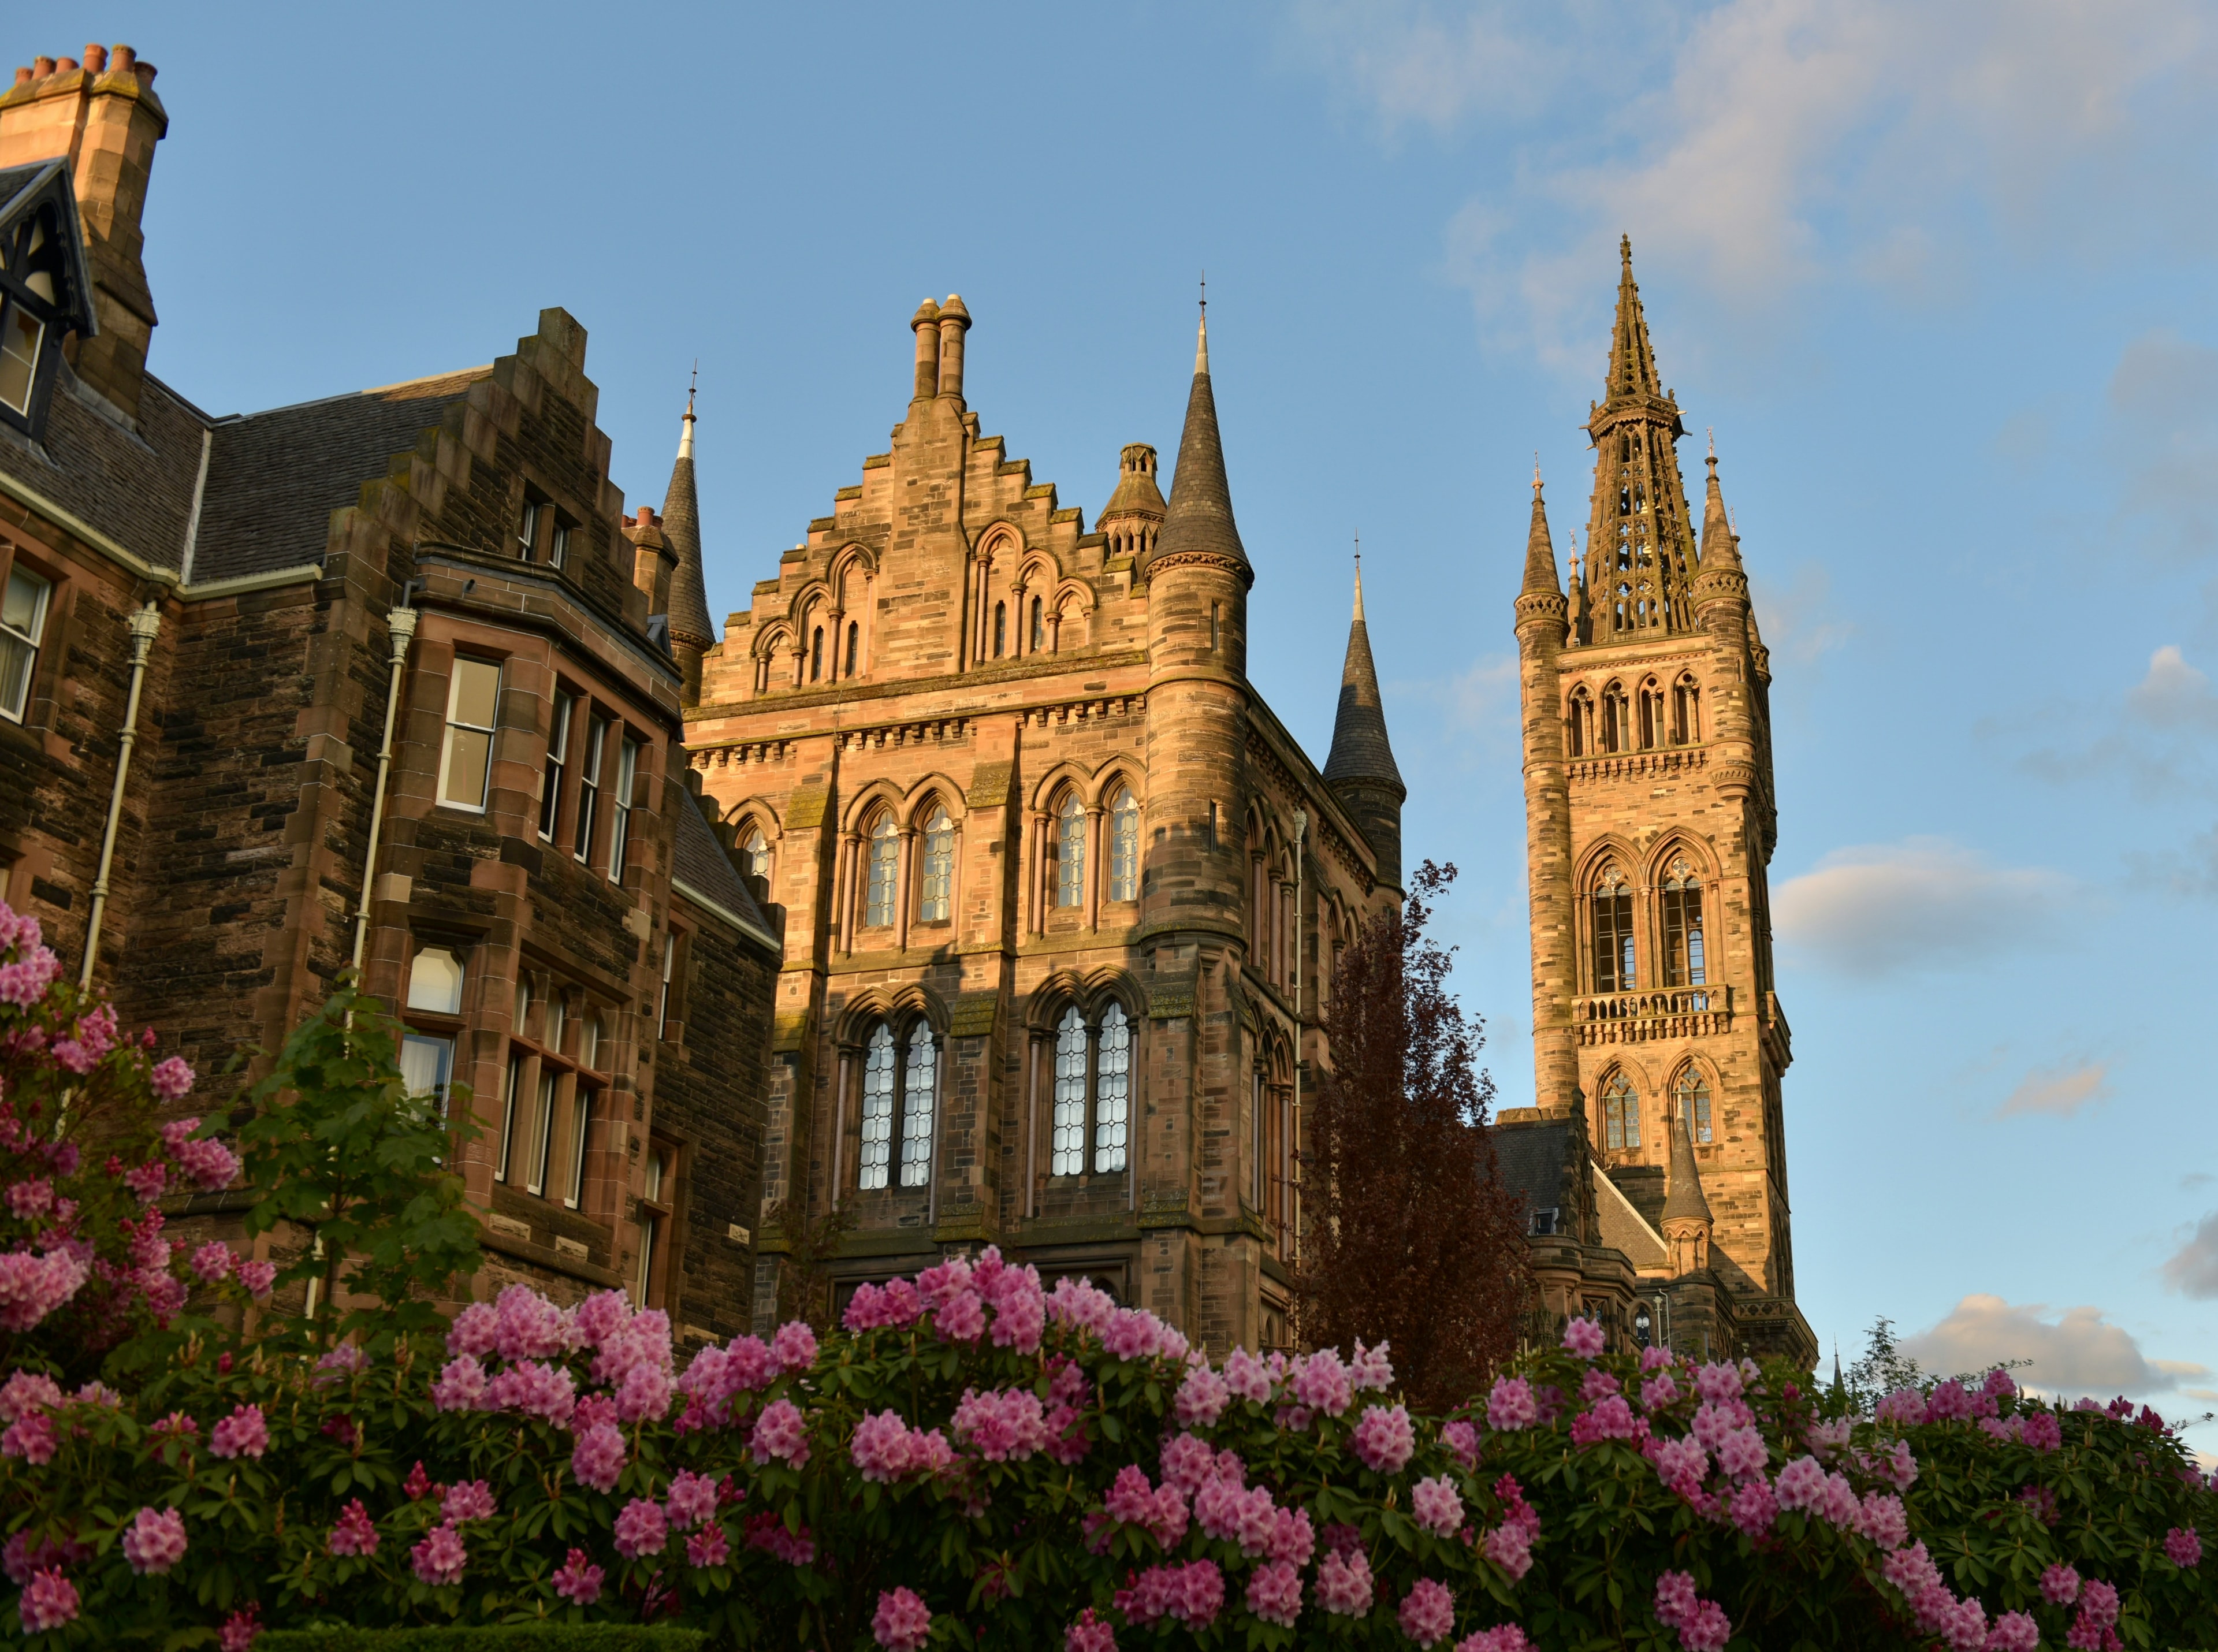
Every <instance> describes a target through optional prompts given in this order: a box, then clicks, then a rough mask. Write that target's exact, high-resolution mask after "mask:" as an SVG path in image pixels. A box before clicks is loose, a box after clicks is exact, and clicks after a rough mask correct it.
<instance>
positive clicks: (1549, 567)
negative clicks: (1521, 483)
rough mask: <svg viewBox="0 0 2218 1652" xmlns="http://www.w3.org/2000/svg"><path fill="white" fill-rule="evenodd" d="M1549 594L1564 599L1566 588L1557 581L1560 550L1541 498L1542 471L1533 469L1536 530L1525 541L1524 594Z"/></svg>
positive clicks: (1536, 464) (1536, 467)
mask: <svg viewBox="0 0 2218 1652" xmlns="http://www.w3.org/2000/svg"><path fill="white" fill-rule="evenodd" d="M1541 592H1547V593H1552V594H1555V595H1558V596H1560V595H1561V594H1562V592H1563V586H1562V585H1559V584H1558V583H1557V580H1556V546H1555V541H1552V540H1551V539H1550V538H1549V537H1548V507H1547V506H1546V504H1543V503H1542V502H1541V498H1540V465H1539V464H1538V463H1537V462H1536V463H1535V464H1534V465H1533V529H1532V532H1530V533H1529V534H1527V535H1526V537H1525V587H1524V592H1523V594H1524V595H1526V596H1528V597H1529V596H1533V595H1535V594H1537V593H1541Z"/></svg>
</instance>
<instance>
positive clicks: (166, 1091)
mask: <svg viewBox="0 0 2218 1652" xmlns="http://www.w3.org/2000/svg"><path fill="white" fill-rule="evenodd" d="M146 1082H147V1084H148V1085H149V1086H151V1087H152V1090H153V1092H154V1093H155V1095H156V1096H158V1097H159V1098H161V1099H162V1100H164V1101H183V1099H184V1098H186V1096H188V1095H189V1094H190V1093H191V1092H192V1087H193V1069H192V1067H191V1064H190V1063H189V1062H188V1061H186V1060H185V1058H184V1057H183V1056H182V1055H172V1056H170V1059H169V1060H168V1061H161V1062H158V1063H157V1064H156V1066H155V1067H154V1070H153V1071H152V1072H151V1073H148V1074H147V1075H146Z"/></svg>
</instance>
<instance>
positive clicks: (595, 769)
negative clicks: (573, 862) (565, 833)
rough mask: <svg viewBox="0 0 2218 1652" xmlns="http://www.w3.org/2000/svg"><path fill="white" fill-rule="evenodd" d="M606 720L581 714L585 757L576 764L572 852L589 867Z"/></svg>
mask: <svg viewBox="0 0 2218 1652" xmlns="http://www.w3.org/2000/svg"><path fill="white" fill-rule="evenodd" d="M609 727H610V720H609V719H608V718H606V717H603V716H599V715H596V714H595V713H593V712H592V711H591V710H588V711H587V712H586V713H585V758H584V759H583V760H582V761H581V762H580V763H579V765H578V829H577V832H575V834H574V835H575V836H576V838H577V839H578V846H577V848H576V850H575V851H573V853H574V854H575V856H576V857H577V858H578V859H579V861H580V862H582V863H585V865H588V866H590V865H592V856H593V830H594V825H595V822H596V821H597V820H598V819H599V816H600V813H601V753H602V751H603V749H604V747H606V746H607V745H608V743H609Z"/></svg>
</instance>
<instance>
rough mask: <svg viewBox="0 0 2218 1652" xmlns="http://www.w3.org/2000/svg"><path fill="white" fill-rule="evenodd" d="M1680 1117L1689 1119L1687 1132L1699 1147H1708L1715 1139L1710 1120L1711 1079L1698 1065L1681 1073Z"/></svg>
mask: <svg viewBox="0 0 2218 1652" xmlns="http://www.w3.org/2000/svg"><path fill="white" fill-rule="evenodd" d="M1679 1117H1682V1118H1683V1119H1685V1120H1686V1121H1687V1134H1688V1135H1690V1136H1692V1137H1693V1138H1694V1142H1695V1145H1697V1146H1698V1147H1707V1146H1708V1145H1709V1143H1710V1142H1711V1141H1712V1140H1713V1139H1714V1138H1713V1135H1712V1126H1711V1122H1710V1081H1709V1080H1707V1079H1706V1078H1704V1077H1703V1076H1702V1070H1701V1068H1700V1067H1688V1069H1687V1070H1686V1071H1685V1072H1684V1073H1681V1074H1680V1075H1679Z"/></svg>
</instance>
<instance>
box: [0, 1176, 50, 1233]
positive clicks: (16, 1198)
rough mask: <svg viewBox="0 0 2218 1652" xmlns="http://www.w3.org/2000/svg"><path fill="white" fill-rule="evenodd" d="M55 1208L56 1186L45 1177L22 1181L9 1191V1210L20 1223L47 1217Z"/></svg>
mask: <svg viewBox="0 0 2218 1652" xmlns="http://www.w3.org/2000/svg"><path fill="white" fill-rule="evenodd" d="M53 1208H54V1185H53V1183H52V1182H50V1181H48V1180H47V1179H46V1178H45V1177H43V1176H40V1177H39V1178H37V1179H34V1180H29V1181H21V1182H17V1183H15V1184H14V1185H12V1186H10V1187H9V1190H8V1209H9V1210H10V1211H12V1212H13V1213H14V1214H15V1220H16V1221H18V1222H28V1221H30V1220H32V1219H33V1218H34V1217H36V1216H45V1215H46V1213H47V1212H48V1211H49V1210H53Z"/></svg>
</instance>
